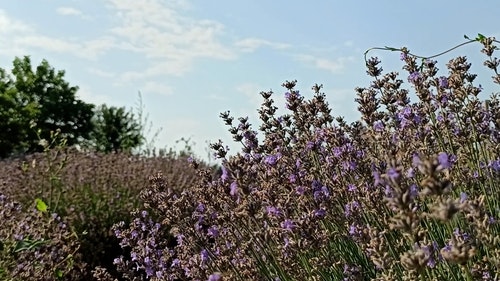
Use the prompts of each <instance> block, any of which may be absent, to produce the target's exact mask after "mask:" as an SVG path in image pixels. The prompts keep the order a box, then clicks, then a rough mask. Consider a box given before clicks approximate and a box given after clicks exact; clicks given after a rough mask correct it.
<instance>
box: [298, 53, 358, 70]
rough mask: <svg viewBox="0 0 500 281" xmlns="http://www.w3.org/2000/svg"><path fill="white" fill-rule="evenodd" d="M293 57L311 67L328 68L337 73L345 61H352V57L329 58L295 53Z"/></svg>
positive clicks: (342, 67)
mask: <svg viewBox="0 0 500 281" xmlns="http://www.w3.org/2000/svg"><path fill="white" fill-rule="evenodd" d="M295 59H296V60H298V61H301V62H303V63H305V64H308V65H312V66H313V67H316V68H319V69H324V70H328V71H330V72H332V73H339V72H340V71H342V70H343V69H344V67H345V65H346V63H347V62H351V61H354V57H340V58H337V59H335V60H331V59H326V58H321V57H316V56H312V55H305V54H300V55H295Z"/></svg>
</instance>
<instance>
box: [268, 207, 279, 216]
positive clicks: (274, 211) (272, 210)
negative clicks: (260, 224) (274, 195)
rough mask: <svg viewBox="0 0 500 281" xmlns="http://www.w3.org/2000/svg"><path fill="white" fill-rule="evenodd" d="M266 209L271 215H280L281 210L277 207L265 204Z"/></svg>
mask: <svg viewBox="0 0 500 281" xmlns="http://www.w3.org/2000/svg"><path fill="white" fill-rule="evenodd" d="M266 211H267V214H268V215H271V216H279V215H281V211H280V210H279V209H278V208H276V207H273V206H267V207H266Z"/></svg>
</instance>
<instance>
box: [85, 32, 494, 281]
mask: <svg viewBox="0 0 500 281" xmlns="http://www.w3.org/2000/svg"><path fill="white" fill-rule="evenodd" d="M472 41H477V42H480V43H481V44H483V46H484V48H483V50H482V52H483V53H485V54H486V55H487V56H488V59H487V60H486V62H485V65H486V66H487V67H488V68H490V69H492V70H493V71H494V72H495V76H494V77H493V82H494V83H500V79H499V78H500V75H499V74H498V73H497V67H498V66H499V64H500V61H499V60H498V59H497V58H494V57H493V56H492V55H493V52H494V51H495V50H496V49H497V48H496V47H495V46H494V45H493V42H496V41H495V40H494V38H486V37H484V36H482V37H478V38H477V40H472ZM401 59H402V60H403V62H404V66H403V69H404V70H405V71H407V72H408V77H407V81H408V85H409V86H410V88H409V89H404V88H403V87H402V86H403V85H404V84H405V83H404V81H403V80H402V79H400V78H399V74H398V73H396V72H389V73H383V71H382V68H381V67H380V66H379V64H380V61H379V60H378V59H377V58H370V59H367V69H368V70H367V73H368V74H369V75H370V76H371V77H372V78H373V81H372V83H371V84H370V86H369V87H366V88H357V89H356V93H357V98H356V102H357V103H358V109H359V111H360V112H361V120H359V121H356V122H354V123H352V124H347V123H346V122H345V121H344V120H343V118H341V117H337V118H334V117H332V115H331V110H330V108H329V106H328V104H327V103H326V100H325V95H324V94H323V93H321V86H320V85H315V86H313V92H314V96H313V97H312V98H311V99H309V100H308V99H306V98H305V97H304V96H302V95H301V94H300V93H299V91H298V90H296V89H295V86H296V81H291V82H290V81H287V82H285V83H284V84H283V87H284V88H285V89H286V91H287V92H286V93H285V97H286V102H287V103H286V107H287V109H288V110H289V112H288V113H287V114H284V115H281V116H277V114H276V110H277V107H276V106H274V101H273V99H272V95H273V93H272V92H262V93H261V95H262V96H263V99H264V102H263V104H262V107H261V108H260V109H259V113H260V118H261V120H262V122H263V124H262V125H261V126H260V128H259V133H260V134H261V136H262V138H261V139H259V138H258V137H257V131H256V130H254V129H253V128H252V126H251V124H250V123H249V122H248V118H239V119H238V122H237V124H233V122H234V118H233V117H231V116H230V114H229V112H226V113H222V114H221V117H222V119H223V121H224V122H225V123H226V125H228V126H229V127H230V129H229V131H230V132H231V134H232V136H233V138H234V140H235V141H237V142H240V143H241V144H242V150H241V152H240V153H238V154H237V155H234V156H229V155H228V154H227V148H226V147H225V146H224V145H223V144H222V143H221V142H219V143H214V144H212V148H213V149H214V151H215V154H216V157H218V158H219V159H221V160H222V162H223V167H222V175H221V176H220V177H216V178H214V177H213V176H212V175H211V174H210V173H208V172H206V171H204V170H203V169H199V170H198V172H199V174H198V175H199V178H200V181H199V182H195V185H194V186H192V188H190V189H189V190H183V191H181V190H175V189H173V188H172V187H173V186H171V185H170V184H169V183H168V181H167V180H165V178H164V176H163V175H161V174H158V175H157V176H155V177H154V178H152V179H151V183H150V187H149V188H148V189H146V190H144V191H143V192H142V195H141V198H142V199H143V200H144V201H145V208H144V209H143V211H136V212H134V213H133V215H134V216H135V219H134V220H133V221H132V223H130V224H128V225H127V224H126V223H119V224H117V225H115V234H116V236H117V237H118V238H119V239H120V240H121V245H122V247H124V248H126V249H130V253H129V254H126V255H122V256H120V257H117V259H116V260H115V264H116V266H117V269H118V271H120V272H122V274H123V276H124V277H125V278H126V279H127V280H282V281H283V280H369V279H371V280H498V279H499V278H500V276H499V275H498V272H500V248H499V247H498V245H499V244H500V240H499V237H500V224H499V222H498V219H499V218H500V217H499V213H500V198H499V196H498V194H500V193H499V191H500V190H499V186H500V182H499V177H498V173H499V172H500V164H499V163H500V149H499V146H498V143H499V141H500V139H499V138H500V123H499V120H500V101H499V99H498V97H497V96H496V95H492V96H491V97H490V99H488V100H485V101H481V100H479V98H478V94H479V93H480V92H481V90H482V88H481V87H479V86H475V85H474V84H473V82H474V79H475V77H476V76H475V75H474V74H471V73H469V68H470V64H469V63H468V62H467V60H466V58H465V57H458V58H455V59H452V60H450V61H449V63H448V64H447V68H448V70H449V74H448V75H442V76H438V69H437V62H435V61H433V60H430V59H424V60H422V61H421V62H419V61H418V58H417V57H416V56H414V55H412V54H411V53H410V52H409V51H408V50H407V49H402V54H401ZM410 90H413V91H414V92H415V94H416V97H417V98H418V100H417V101H416V102H413V103H412V102H411V100H410V98H409V93H410ZM192 164H193V166H195V167H196V166H197V163H196V161H193V163H192ZM165 233H170V234H171V235H173V236H174V237H175V238H176V240H175V241H174V243H172V241H170V240H168V239H165V237H166V236H165ZM95 276H96V277H98V279H99V280H109V278H107V276H106V272H104V271H102V270H98V271H96V272H95Z"/></svg>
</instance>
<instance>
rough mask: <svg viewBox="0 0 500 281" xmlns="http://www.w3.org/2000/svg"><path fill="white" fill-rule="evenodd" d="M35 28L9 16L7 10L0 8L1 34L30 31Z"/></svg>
mask: <svg viewBox="0 0 500 281" xmlns="http://www.w3.org/2000/svg"><path fill="white" fill-rule="evenodd" d="M32 30H33V28H32V27H31V26H29V25H27V24H25V23H23V22H21V21H18V20H15V19H12V18H10V17H9V16H7V14H6V13H5V11H3V10H0V34H4V33H6V34H8V33H14V34H15V33H17V32H30V31H32Z"/></svg>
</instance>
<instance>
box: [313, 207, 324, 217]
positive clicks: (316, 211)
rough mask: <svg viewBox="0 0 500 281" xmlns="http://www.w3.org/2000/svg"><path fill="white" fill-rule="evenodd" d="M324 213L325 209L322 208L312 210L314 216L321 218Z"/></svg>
mask: <svg viewBox="0 0 500 281" xmlns="http://www.w3.org/2000/svg"><path fill="white" fill-rule="evenodd" d="M325 215H326V211H325V210H324V209H319V210H315V211H314V216H315V217H319V218H322V217H324V216H325Z"/></svg>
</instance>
